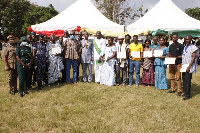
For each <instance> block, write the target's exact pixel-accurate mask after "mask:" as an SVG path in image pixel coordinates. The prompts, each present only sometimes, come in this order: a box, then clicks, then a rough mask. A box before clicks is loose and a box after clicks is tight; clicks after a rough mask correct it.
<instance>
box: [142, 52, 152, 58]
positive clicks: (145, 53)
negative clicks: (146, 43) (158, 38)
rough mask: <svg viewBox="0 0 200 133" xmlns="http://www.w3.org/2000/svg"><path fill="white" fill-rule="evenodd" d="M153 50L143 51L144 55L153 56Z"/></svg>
mask: <svg viewBox="0 0 200 133" xmlns="http://www.w3.org/2000/svg"><path fill="white" fill-rule="evenodd" d="M152 55H153V52H152V51H143V57H144V58H145V57H152Z"/></svg>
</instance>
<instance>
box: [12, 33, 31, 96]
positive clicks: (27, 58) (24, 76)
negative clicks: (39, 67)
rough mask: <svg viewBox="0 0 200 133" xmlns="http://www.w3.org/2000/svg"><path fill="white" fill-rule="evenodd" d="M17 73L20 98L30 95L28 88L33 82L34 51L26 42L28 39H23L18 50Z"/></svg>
mask: <svg viewBox="0 0 200 133" xmlns="http://www.w3.org/2000/svg"><path fill="white" fill-rule="evenodd" d="M16 58H17V72H18V76H19V93H20V97H23V96H24V94H23V92H24V93H25V94H28V87H29V86H30V82H29V81H30V80H31V76H30V75H31V64H32V60H33V56H32V51H31V48H30V46H29V44H28V43H27V42H26V37H25V36H24V37H22V38H21V44H20V46H19V47H17V50H16Z"/></svg>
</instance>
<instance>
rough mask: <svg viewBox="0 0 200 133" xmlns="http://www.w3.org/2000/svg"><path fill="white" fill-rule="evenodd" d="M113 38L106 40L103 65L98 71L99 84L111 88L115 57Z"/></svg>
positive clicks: (113, 77)
mask: <svg viewBox="0 0 200 133" xmlns="http://www.w3.org/2000/svg"><path fill="white" fill-rule="evenodd" d="M113 40H114V38H113V37H110V38H108V46H107V47H106V49H105V56H104V61H105V62H104V63H103V66H102V68H101V69H100V84H103V85H108V86H113V85H115V84H116V83H115V71H114V65H115V57H116V55H117V48H116V46H115V44H114V43H113Z"/></svg>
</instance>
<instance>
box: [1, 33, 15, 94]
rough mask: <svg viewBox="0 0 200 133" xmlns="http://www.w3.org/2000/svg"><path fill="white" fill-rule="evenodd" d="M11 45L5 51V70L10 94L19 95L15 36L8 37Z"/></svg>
mask: <svg viewBox="0 0 200 133" xmlns="http://www.w3.org/2000/svg"><path fill="white" fill-rule="evenodd" d="M8 40H9V45H8V46H7V47H5V48H4V50H3V61H4V63H5V70H6V71H7V72H8V83H9V88H10V94H12V95H15V93H17V92H18V91H17V69H16V44H15V40H14V36H13V35H9V36H8Z"/></svg>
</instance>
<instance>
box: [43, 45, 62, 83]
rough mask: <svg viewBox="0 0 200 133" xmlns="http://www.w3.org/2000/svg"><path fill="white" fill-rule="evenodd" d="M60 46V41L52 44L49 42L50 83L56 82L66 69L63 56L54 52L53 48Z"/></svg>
mask: <svg viewBox="0 0 200 133" xmlns="http://www.w3.org/2000/svg"><path fill="white" fill-rule="evenodd" d="M56 47H60V48H61V45H60V43H59V42H56V43H55V44H52V43H51V42H49V43H47V47H46V49H47V58H48V61H49V67H48V84H52V83H55V82H56V81H58V80H59V78H60V71H61V70H63V69H64V65H63V63H62V57H60V56H59V55H58V56H57V55H54V54H53V53H52V48H56Z"/></svg>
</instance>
